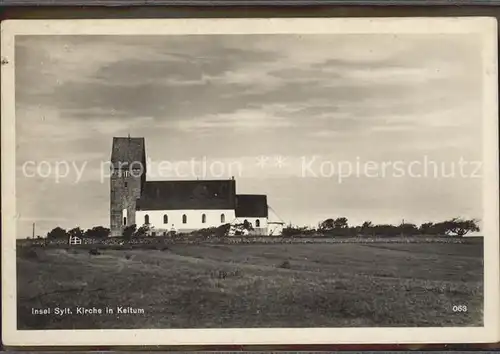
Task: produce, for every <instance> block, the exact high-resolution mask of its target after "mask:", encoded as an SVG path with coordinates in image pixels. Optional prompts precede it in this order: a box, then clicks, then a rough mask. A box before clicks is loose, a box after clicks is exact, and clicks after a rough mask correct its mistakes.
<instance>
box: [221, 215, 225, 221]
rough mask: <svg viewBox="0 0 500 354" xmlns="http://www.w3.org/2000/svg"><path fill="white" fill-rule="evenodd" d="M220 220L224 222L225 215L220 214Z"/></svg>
mask: <svg viewBox="0 0 500 354" xmlns="http://www.w3.org/2000/svg"><path fill="white" fill-rule="evenodd" d="M220 222H226V215H224V214H220Z"/></svg>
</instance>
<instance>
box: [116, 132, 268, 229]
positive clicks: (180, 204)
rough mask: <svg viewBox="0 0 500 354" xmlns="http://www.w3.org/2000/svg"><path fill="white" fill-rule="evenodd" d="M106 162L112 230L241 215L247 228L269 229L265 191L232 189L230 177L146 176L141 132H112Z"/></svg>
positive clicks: (199, 223) (197, 224) (222, 220)
mask: <svg viewBox="0 0 500 354" xmlns="http://www.w3.org/2000/svg"><path fill="white" fill-rule="evenodd" d="M111 165H112V168H113V171H112V174H111V178H110V228H111V236H121V235H122V233H123V229H124V228H125V227H126V226H129V225H134V224H135V225H137V227H141V226H143V225H148V226H150V227H152V235H155V236H161V235H164V234H166V233H167V232H169V231H171V230H172V229H173V230H175V231H176V232H179V233H183V232H191V231H194V230H198V229H203V228H210V227H217V226H220V225H224V224H236V223H238V224H240V223H244V222H245V221H246V222H249V223H250V224H251V225H252V227H253V230H252V231H251V232H250V233H251V234H257V235H267V234H268V205H267V196H266V195H254V194H237V193H236V180H235V179H234V178H231V179H223V180H170V181H147V180H146V173H147V171H146V145H145V140H144V138H131V137H125V138H123V137H114V138H113V147H112V153H111Z"/></svg>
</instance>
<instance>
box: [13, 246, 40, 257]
mask: <svg viewBox="0 0 500 354" xmlns="http://www.w3.org/2000/svg"><path fill="white" fill-rule="evenodd" d="M18 253H19V255H20V256H21V257H22V258H25V259H33V260H37V259H40V255H39V254H38V252H37V250H36V249H33V248H21V249H19V251H18Z"/></svg>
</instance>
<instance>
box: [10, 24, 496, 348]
mask: <svg viewBox="0 0 500 354" xmlns="http://www.w3.org/2000/svg"><path fill="white" fill-rule="evenodd" d="M276 33H300V34H307V33H311V34H312V33H331V34H334V33H337V34H348V33H352V34H354V33H391V34H419V33H420V34H425V33H426V34H434V33H435V34H437V33H450V34H451V33H455V34H466V33H477V34H479V35H480V38H481V39H482V54H483V65H484V66H483V67H484V71H483V73H484V80H483V84H484V101H483V104H484V106H483V108H484V111H483V113H484V115H483V119H484V123H483V126H484V135H483V143H484V157H485V160H484V175H485V178H484V191H483V192H484V218H483V220H484V234H485V247H484V248H485V252H484V264H485V272H484V273H485V284H484V293H485V297H484V306H485V307H484V327H474V328H460V327H458V328H302V329H288V328H286V329H277V328H270V329H267V328H266V329H263V328H262V329H260V328H253V329H161V330H160V329H143V330H132V329H131V330H46V331H45V330H33V331H26V330H25V331H19V330H17V325H16V319H17V317H16V257H15V252H16V250H15V246H16V236H15V235H16V223H15V221H16V199H15V198H16V194H15V151H16V149H15V146H16V143H15V136H16V132H15V97H14V96H15V90H14V87H15V80H14V64H15V57H14V54H15V53H14V40H15V35H61V34H64V35H70V34H71V35H90V34H93V35H174V34H276ZM1 40H2V47H1V53H2V59H5V60H7V61H8V63H7V64H5V65H2V72H1V73H2V76H1V77H2V86H1V88H2V96H1V113H2V140H1V144H2V145H1V146H2V150H1V154H2V155H1V156H2V157H1V163H2V165H1V167H2V235H3V237H2V262H3V263H2V300H3V301H2V305H3V308H2V312H3V317H2V330H3V333H2V334H3V341H4V345H12V346H14V345H26V346H27V345H30V346H58V345H67V346H85V345H87V346H91V345H110V346H111V345H225V344H228V345H234V344H241V345H261V344H262V345H268V344H406V343H413V344H418V343H484V342H496V341H498V340H499V339H500V338H499V326H498V324H499V317H500V316H499V315H500V311H499V308H500V306H499V297H498V293H499V287H500V286H499V285H500V284H499V283H500V282H499V240H498V237H499V226H498V216H499V206H498V195H499V194H498V185H499V179H498V174H499V167H498V109H497V108H498V96H497V92H498V88H497V77H498V68H497V21H496V19H494V18H487V17H482V18H480V17H467V18H348V19H345V18H343V19H341V18H336V19H320V18H316V19H311V18H309V19H300V18H291V19H277V18H274V19H168V20H156V19H154V20H152V19H148V20H10V21H4V22H3V23H2V27H1Z"/></svg>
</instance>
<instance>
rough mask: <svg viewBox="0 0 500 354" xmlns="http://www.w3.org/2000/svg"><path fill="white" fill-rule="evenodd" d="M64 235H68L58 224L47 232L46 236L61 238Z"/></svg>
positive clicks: (64, 236) (53, 238)
mask: <svg viewBox="0 0 500 354" xmlns="http://www.w3.org/2000/svg"><path fill="white" fill-rule="evenodd" d="M66 237H68V233H67V232H66V230H65V229H63V228H60V227H59V226H58V227H56V228H54V229H52V230H51V231H49V232H48V233H47V238H48V239H52V240H55V239H63V238H66Z"/></svg>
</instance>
